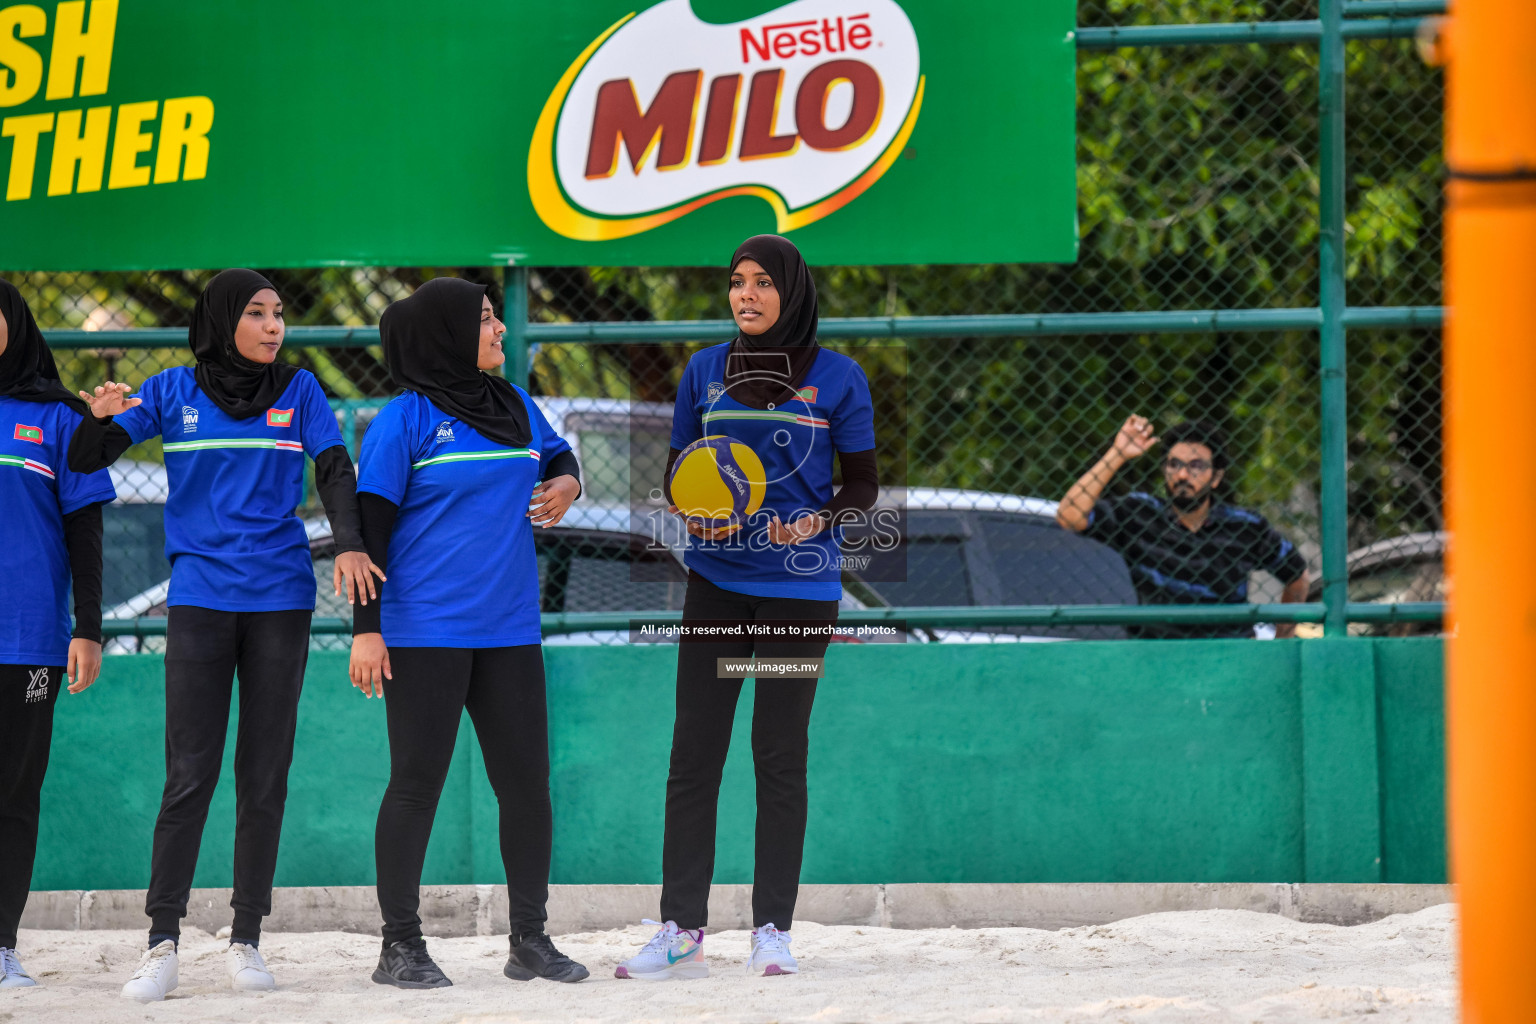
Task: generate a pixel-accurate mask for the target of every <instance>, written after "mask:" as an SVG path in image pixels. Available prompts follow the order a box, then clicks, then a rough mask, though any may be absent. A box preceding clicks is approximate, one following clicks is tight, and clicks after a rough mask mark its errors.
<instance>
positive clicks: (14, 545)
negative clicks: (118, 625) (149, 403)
mask: <svg viewBox="0 0 1536 1024" xmlns="http://www.w3.org/2000/svg"><path fill="white" fill-rule="evenodd" d="M79 424H80V414H79V413H77V412H75V411H74V410H73V409H71V408H70V407H69V406H67V405H65V404H64V403H63V402H23V401H20V400H18V399H15V398H7V397H5V396H3V395H0V524H3V527H0V579H3V580H5V590H6V596H7V598H8V602H7V608H6V610H5V614H4V615H0V665H59V666H62V665H63V664H64V663H65V662H66V661H67V660H68V659H69V634H70V622H69V586H70V566H69V552H68V550H67V549H66V548H65V546H64V517H65V516H66V515H68V514H69V513H71V512H75V511H78V510H79V509H82V508H84V507H85V506H87V505H90V504H94V503H96V502H103V501H112V500H113V499H114V498H116V497H117V493H116V492H115V491H113V489H112V478H111V477H109V476H108V475H107V471H106V470H104V469H102V470H98V471H97V472H95V473H74V472H71V471H70V469H69V466H68V465H67V464H66V460H65V453H66V452H67V451H68V450H69V439H70V438H71V437H73V436H74V433H75V427H77V426H78V425H79Z"/></svg>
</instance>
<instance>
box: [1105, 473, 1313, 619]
mask: <svg viewBox="0 0 1536 1024" xmlns="http://www.w3.org/2000/svg"><path fill="white" fill-rule="evenodd" d="M1084 534H1085V535H1086V536H1088V537H1091V538H1093V539H1094V540H1096V541H1099V542H1101V543H1103V544H1107V545H1108V546H1109V547H1112V548H1114V549H1115V550H1116V551H1118V552H1120V555H1121V557H1123V558H1124V559H1125V564H1126V566H1127V567H1128V568H1129V569H1130V571H1131V582H1132V583H1133V584H1134V585H1135V587H1136V594H1137V596H1138V597H1139V598H1140V599H1141V603H1142V604H1243V603H1245V602H1246V601H1247V600H1248V574H1249V573H1250V572H1252V571H1253V570H1254V569H1265V570H1267V571H1269V572H1270V573H1272V574H1274V575H1275V577H1277V578H1278V579H1279V580H1280V582H1281V583H1284V584H1291V583H1294V582H1295V581H1297V580H1299V579H1301V577H1302V575H1303V574H1304V573H1305V572H1306V571H1307V563H1306V560H1305V559H1303V558H1302V557H1301V553H1300V552H1299V551H1297V550H1296V545H1294V544H1292V543H1291V542H1290V541H1288V540H1286V539H1285V538H1284V537H1282V536H1280V534H1279V532H1277V531H1276V530H1275V528H1274V527H1272V526H1270V525H1269V522H1268V520H1266V519H1265V518H1264V517H1263V516H1261V515H1259V514H1258V513H1257V512H1250V511H1249V510H1248V509H1245V508H1238V507H1237V506H1236V505H1227V504H1223V503H1222V502H1219V501H1218V502H1215V503H1214V504H1212V506H1211V510H1210V514H1209V515H1207V516H1206V520H1205V523H1204V524H1203V525H1202V526H1201V527H1200V529H1199V530H1197V531H1193V532H1191V531H1190V530H1189V529H1188V528H1186V527H1185V526H1184V524H1183V523H1181V522H1179V517H1178V514H1177V513H1176V512H1175V511H1174V510H1173V509H1172V508H1170V507H1169V506H1168V504H1167V503H1166V502H1164V501H1162V500H1161V499H1159V498H1156V497H1153V496H1152V495H1150V494H1142V493H1135V494H1130V495H1127V496H1126V497H1124V498H1119V499H1116V500H1114V501H1100V502H1098V503H1097V504H1095V505H1094V507H1093V512H1092V513H1091V514H1090V515H1089V519H1088V529H1087V530H1085V531H1084ZM1128 632H1129V633H1130V634H1131V635H1132V636H1138V637H1243V636H1246V637H1251V636H1252V635H1253V627H1252V626H1248V625H1238V624H1233V625H1208V626H1175V625H1169V624H1163V623H1159V624H1154V625H1145V626H1133V627H1130V628H1129V630H1128Z"/></svg>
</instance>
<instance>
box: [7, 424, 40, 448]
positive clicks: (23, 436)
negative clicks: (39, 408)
mask: <svg viewBox="0 0 1536 1024" xmlns="http://www.w3.org/2000/svg"><path fill="white" fill-rule="evenodd" d="M13 436H14V437H15V438H16V440H18V441H31V442H32V443H33V444H42V443H43V428H42V427H28V426H25V425H24V424H21V423H18V424H16V433H15V434H14V435H13Z"/></svg>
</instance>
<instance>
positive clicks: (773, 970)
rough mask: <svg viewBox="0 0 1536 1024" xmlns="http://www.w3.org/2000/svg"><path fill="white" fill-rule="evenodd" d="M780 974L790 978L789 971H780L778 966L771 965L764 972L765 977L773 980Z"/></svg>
mask: <svg viewBox="0 0 1536 1024" xmlns="http://www.w3.org/2000/svg"><path fill="white" fill-rule="evenodd" d="M780 974H782V975H784V976H785V977H788V976H789V972H788V971H781V970H779V965H778V964H769V965H768V967H767V968H766V969H765V970H764V971H763V977H765V978H772V977H775V976H776V975H780Z"/></svg>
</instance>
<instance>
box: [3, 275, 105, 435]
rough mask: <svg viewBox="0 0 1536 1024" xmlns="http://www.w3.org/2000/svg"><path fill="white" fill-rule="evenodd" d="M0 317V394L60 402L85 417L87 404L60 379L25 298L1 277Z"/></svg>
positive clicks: (22, 398) (31, 399)
mask: <svg viewBox="0 0 1536 1024" xmlns="http://www.w3.org/2000/svg"><path fill="white" fill-rule="evenodd" d="M0 316H4V317H5V324H6V334H7V336H8V337H9V340H8V341H7V342H6V345H5V351H4V352H0V395H4V396H5V397H6V398H15V399H19V400H20V401H23V402H63V403H64V404H65V405H67V406H69V407H70V408H71V409H73V410H75V411H76V412H78V413H79V414H80V415H82V416H84V415H86V414H87V413H88V412H90V409H89V407H87V406H86V404H85V403H84V402H82V401H80V397H79V396H78V395H76V394H75V393H74V392H73V391H70V390H69V389H68V388H66V387H65V386H64V385H63V383H62V382H61V381H60V380H59V368H58V366H57V365H56V364H55V363H54V361H53V352H52V351H51V350H50V349H49V348H48V343H47V342H46V341H44V340H43V332H42V331H40V330H38V329H37V321H36V320H34V319H32V310H31V309H30V308H28V306H27V300H26V299H24V298H22V297H21V292H20V291H18V290H17V289H16V286H15V285H13V284H11V282H9V281H7V280H6V279H5V278H3V277H0Z"/></svg>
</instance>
